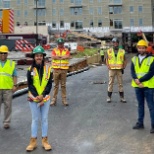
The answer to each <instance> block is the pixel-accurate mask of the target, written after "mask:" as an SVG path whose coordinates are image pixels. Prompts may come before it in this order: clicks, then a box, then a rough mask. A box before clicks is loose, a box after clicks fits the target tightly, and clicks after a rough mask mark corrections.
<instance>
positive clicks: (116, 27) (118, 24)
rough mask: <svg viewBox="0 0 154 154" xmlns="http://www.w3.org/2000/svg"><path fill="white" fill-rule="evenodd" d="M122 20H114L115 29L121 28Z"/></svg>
mask: <svg viewBox="0 0 154 154" xmlns="http://www.w3.org/2000/svg"><path fill="white" fill-rule="evenodd" d="M122 27H123V26H122V21H121V20H114V28H115V29H122Z"/></svg>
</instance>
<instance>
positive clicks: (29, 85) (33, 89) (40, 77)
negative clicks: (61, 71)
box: [27, 65, 52, 97]
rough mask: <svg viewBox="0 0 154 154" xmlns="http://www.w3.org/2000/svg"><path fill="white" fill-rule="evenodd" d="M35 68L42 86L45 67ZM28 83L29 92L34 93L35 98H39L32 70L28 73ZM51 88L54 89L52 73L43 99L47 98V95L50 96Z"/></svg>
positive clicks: (36, 66)
mask: <svg viewBox="0 0 154 154" xmlns="http://www.w3.org/2000/svg"><path fill="white" fill-rule="evenodd" d="M34 67H35V68H36V69H37V71H38V74H39V79H40V84H41V82H42V77H43V70H44V69H43V65H34ZM27 81H28V90H29V91H30V92H31V93H32V95H33V96H34V97H36V96H38V93H37V90H36V88H35V87H34V85H33V78H32V73H31V71H30V70H28V71H27ZM51 88H52V73H51V74H50V78H49V80H48V83H47V86H46V87H45V89H44V91H43V93H42V95H43V97H45V96H46V95H49V93H50V90H51Z"/></svg>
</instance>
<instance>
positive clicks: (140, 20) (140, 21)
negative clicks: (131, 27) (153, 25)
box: [138, 18, 143, 26]
mask: <svg viewBox="0 0 154 154" xmlns="http://www.w3.org/2000/svg"><path fill="white" fill-rule="evenodd" d="M138 24H139V26H143V19H142V18H140V19H139V23H138Z"/></svg>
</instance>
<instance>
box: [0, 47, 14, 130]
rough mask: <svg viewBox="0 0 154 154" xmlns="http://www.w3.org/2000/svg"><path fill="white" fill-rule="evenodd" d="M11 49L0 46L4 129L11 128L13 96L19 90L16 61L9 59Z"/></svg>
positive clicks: (0, 83)
mask: <svg viewBox="0 0 154 154" xmlns="http://www.w3.org/2000/svg"><path fill="white" fill-rule="evenodd" d="M8 52H9V49H8V47H7V46H5V45H2V46H0V108H1V104H2V102H3V103H4V121H3V123H4V128H5V129H8V128H10V122H11V112H12V95H13V92H15V91H16V88H17V70H16V64H15V62H14V61H12V60H9V59H7V57H8Z"/></svg>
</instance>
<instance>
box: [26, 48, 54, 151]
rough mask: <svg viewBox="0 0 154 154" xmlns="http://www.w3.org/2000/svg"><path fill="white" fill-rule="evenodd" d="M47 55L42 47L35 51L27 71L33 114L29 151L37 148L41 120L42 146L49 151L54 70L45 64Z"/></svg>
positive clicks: (30, 104)
mask: <svg viewBox="0 0 154 154" xmlns="http://www.w3.org/2000/svg"><path fill="white" fill-rule="evenodd" d="M45 56H46V53H45V51H44V48H43V47H42V46H36V47H35V48H34V49H33V52H32V57H33V63H32V65H31V66H30V67H29V68H28V71H27V81H28V101H29V106H30V109H31V113H32V124H31V138H30V143H29V145H28V146H27V148H26V150H27V151H33V150H34V149H35V148H36V147H37V134H38V122H39V119H41V127H42V146H43V148H44V149H45V150H46V151H48V150H51V149H52V147H51V145H50V144H49V143H48V112H49V108H50V90H51V88H52V69H51V66H48V65H47V64H46V63H45Z"/></svg>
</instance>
